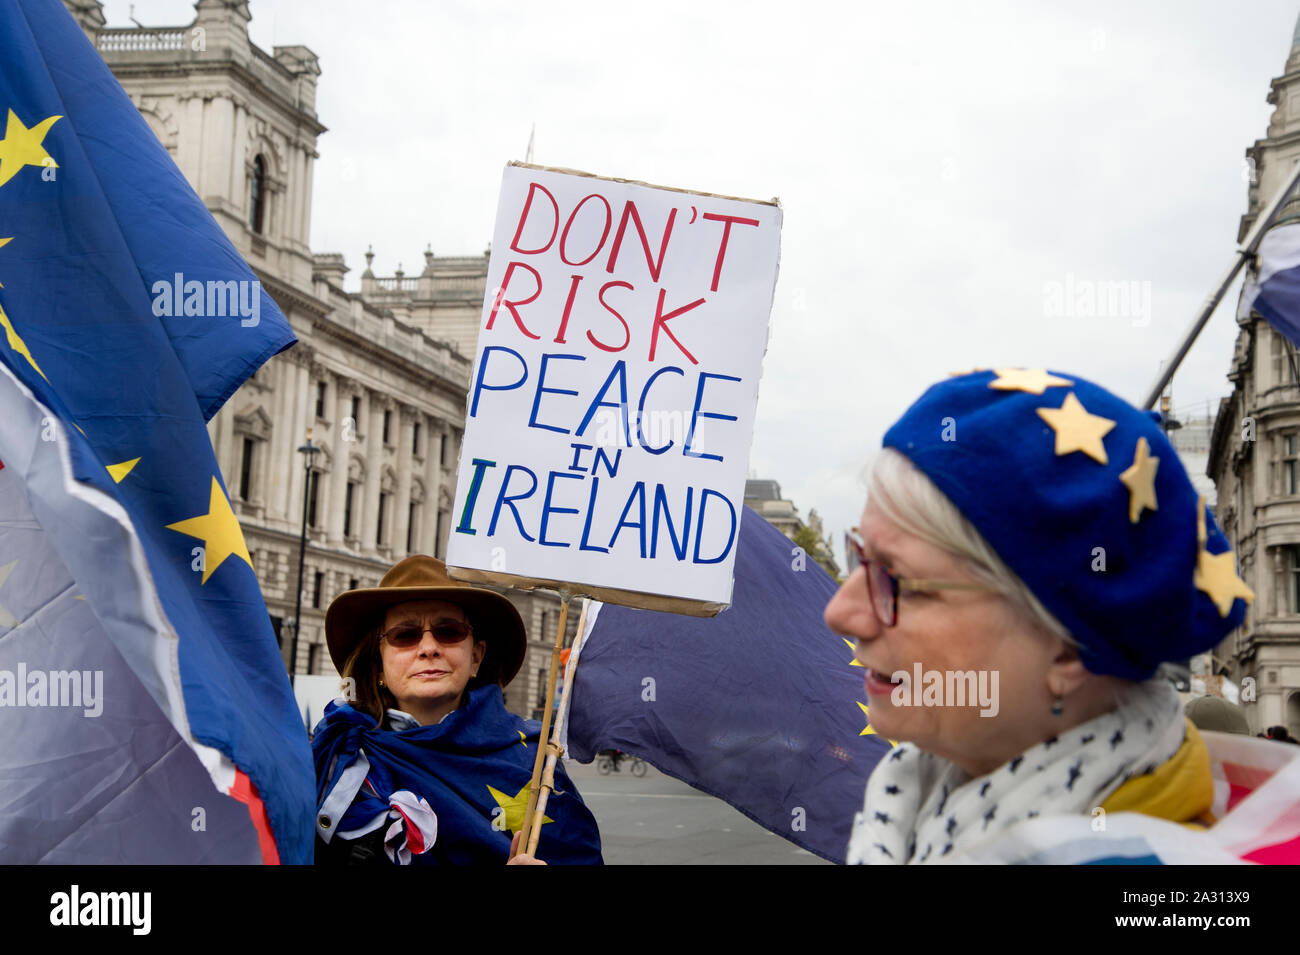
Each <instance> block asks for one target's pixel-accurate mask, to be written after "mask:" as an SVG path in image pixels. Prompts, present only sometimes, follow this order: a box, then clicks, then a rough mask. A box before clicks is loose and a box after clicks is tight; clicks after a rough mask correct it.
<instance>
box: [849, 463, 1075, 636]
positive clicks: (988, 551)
mask: <svg viewBox="0 0 1300 955" xmlns="http://www.w3.org/2000/svg"><path fill="white" fill-rule="evenodd" d="M867 496H868V497H870V498H871V499H872V500H873V501H875V502H876V505H877V506H878V507H879V508H880V510H881V512H882V513H883V514H884V515H885V516H886V517H887V518H889V519H890V520H891V521H893V522H894V523H895V524H897V525H898V526H899V527H901V528H902V529H903V530H905V531H907V532H908V533H909V534H912V535H913V536H915V537H919V538H921V539H922V540H924V541H927V542H929V543H931V544H933V545H935V546H936V547H939V548H942V549H943V550H946V551H947V552H948V553H950V554H953V555H955V556H956V557H958V558H960V559H961V560H963V561H964V562H965V563H966V564H967V566H968V567H969V568H970V571H971V573H972V575H973V576H975V577H977V578H979V579H980V580H981V581H982V582H984V583H986V584H988V585H989V586H991V587H993V588H994V589H995V590H996V591H997V592H998V593H1000V594H1002V595H1003V596H1005V597H1007V598H1008V599H1009V600H1010V601H1011V603H1012V604H1013V605H1014V606H1015V607H1016V608H1017V609H1018V610H1020V611H1021V612H1022V613H1023V614H1024V615H1025V616H1026V617H1027V618H1028V619H1029V620H1030V621H1031V622H1032V623H1033V624H1035V625H1036V628H1037V629H1039V630H1041V631H1043V632H1045V633H1046V634H1049V635H1051V636H1054V637H1058V638H1060V639H1061V640H1063V641H1065V642H1066V643H1068V644H1069V645H1070V646H1074V647H1077V646H1078V644H1077V642H1076V641H1075V640H1074V639H1073V637H1071V636H1070V631H1069V630H1067V629H1066V628H1065V625H1064V624H1062V623H1061V621H1059V620H1057V619H1056V616H1055V615H1054V614H1053V613H1052V612H1051V611H1050V610H1048V609H1047V608H1046V607H1044V606H1043V605H1042V603H1041V602H1040V601H1039V600H1038V598H1037V597H1035V596H1034V593H1033V591H1031V590H1030V589H1029V587H1028V586H1026V584H1025V582H1024V581H1023V580H1021V579H1020V577H1019V575H1017V574H1016V572H1015V571H1013V570H1012V569H1011V568H1010V567H1008V566H1007V565H1006V564H1005V563H1004V562H1003V561H1002V558H1001V557H999V556H998V555H997V553H996V552H995V551H994V550H993V548H992V547H990V546H989V543H988V541H986V540H985V539H984V536H983V535H982V534H981V533H980V532H979V531H978V530H977V529H976V528H975V525H974V524H972V523H971V522H970V521H969V520H967V519H966V517H965V516H964V515H963V514H962V513H961V511H959V510H957V508H956V506H955V505H954V504H953V503H952V501H950V500H948V498H947V496H946V495H945V494H944V493H943V492H942V491H940V490H939V489H938V488H937V487H935V486H934V484H933V482H931V480H930V479H929V478H928V477H926V476H925V474H924V473H922V472H921V471H920V470H918V469H917V468H916V467H915V465H913V464H912V462H911V461H909V460H908V459H907V457H906V456H904V455H903V454H902V453H900V452H898V451H896V450H894V449H893V448H884V449H883V450H882V451H881V452H880V454H879V456H878V457H877V458H876V460H875V462H874V463H873V464H872V467H871V474H870V477H869V479H868V486H867Z"/></svg>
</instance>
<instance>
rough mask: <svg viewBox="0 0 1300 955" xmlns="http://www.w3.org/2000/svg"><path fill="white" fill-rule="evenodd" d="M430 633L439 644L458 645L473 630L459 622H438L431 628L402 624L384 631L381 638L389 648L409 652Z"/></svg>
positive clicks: (416, 624) (415, 624)
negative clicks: (386, 642)
mask: <svg viewBox="0 0 1300 955" xmlns="http://www.w3.org/2000/svg"><path fill="white" fill-rule="evenodd" d="M426 632H427V633H432V634H433V639H435V640H437V641H438V642H439V643H459V642H460V641H461V640H464V639H465V638H466V637H468V636H470V635H471V634H472V633H473V632H474V628H473V627H471V626H470V625H469V624H467V623H461V622H460V621H459V620H439V621H438V622H437V623H435V624H434V625H433V626H432V627H424V626H421V625H420V624H418V623H402V624H398V625H397V626H396V627H393V629H391V630H385V631H384V632H383V634H381V636H382V637H383V638H384V639H385V640H387V641H388V644H389V646H391V647H393V648H394V649H396V650H409V649H410V648H411V647H414V646H417V645H418V644H419V643H420V642H421V641H422V640H424V635H425V633H426Z"/></svg>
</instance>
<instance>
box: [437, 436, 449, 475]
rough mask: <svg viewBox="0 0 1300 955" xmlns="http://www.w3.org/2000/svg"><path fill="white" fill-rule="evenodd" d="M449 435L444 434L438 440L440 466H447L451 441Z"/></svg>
mask: <svg viewBox="0 0 1300 955" xmlns="http://www.w3.org/2000/svg"><path fill="white" fill-rule="evenodd" d="M448 437H449V436H448V435H445V434H444V435H442V437H441V438H440V439H439V441H438V465H439V467H444V468H445V467H446V466H447V445H448V444H450V443H451V442H450V441H448V440H447V438H448Z"/></svg>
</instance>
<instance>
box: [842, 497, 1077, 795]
mask: <svg viewBox="0 0 1300 955" xmlns="http://www.w3.org/2000/svg"><path fill="white" fill-rule="evenodd" d="M858 530H859V533H860V534H861V536H862V539H863V543H864V550H865V551H866V555H867V557H869V558H873V559H875V560H877V561H879V562H881V563H883V564H884V565H885V568H886V569H887V570H889V572H890V573H892V574H893V575H894V576H896V577H912V578H928V579H930V580H941V581H966V582H972V583H977V582H978V581H976V579H975V578H974V577H972V575H971V574H970V572H969V571H968V570H967V569H966V567H965V565H964V563H963V561H962V560H961V559H960V558H958V557H957V556H955V555H954V554H952V553H950V552H948V551H945V550H943V549H941V548H939V547H936V546H935V545H933V544H930V543H928V542H927V541H924V540H922V539H920V538H918V537H915V536H913V535H912V534H909V533H907V532H906V531H904V530H903V529H902V528H900V527H899V526H898V525H897V524H895V523H894V522H893V521H891V520H889V519H888V518H887V517H886V516H885V515H884V514H883V513H882V512H881V510H880V508H879V507H878V506H877V505H876V504H875V503H874V502H873V501H871V500H868V501H867V506H866V509H865V510H864V511H863V513H862V523H861V525H860V527H859V529H858ZM825 617H826V624H827V626H829V627H830V628H831V629H832V630H834V631H835V632H836V633H840V634H843V635H844V636H847V637H852V638H855V639H856V641H857V647H856V656H857V660H858V662H859V663H861V664H862V666H863V667H864V668H866V670H865V672H864V681H863V683H864V689H865V691H866V694H867V701H866V702H867V706H868V709H869V719H870V722H871V726H872V728H874V729H875V730H876V732H877V733H879V734H880V735H881V736H884V737H886V738H888V739H892V740H896V741H904V740H906V741H910V742H914V743H916V744H917V745H918V746H919V747H920V748H921V749H923V750H926V751H927V752H931V753H934V754H935V755H938V756H941V757H943V758H945V759H948V760H951V761H952V762H955V763H957V764H958V765H959V766H961V767H962V768H964V769H966V770H967V772H969V773H970V774H971V775H973V776H974V775H982V774H983V773H984V772H988V771H989V770H991V769H993V768H996V767H997V766H1000V765H1001V764H1002V763H1004V762H1006V761H1007V760H1008V759H1010V758H1011V757H1013V756H1015V755H1016V754H1018V753H1020V752H1023V751H1024V750H1025V749H1027V748H1028V747H1029V746H1032V745H1034V744H1035V743H1037V742H1041V741H1042V740H1043V739H1045V738H1047V737H1048V736H1050V735H1052V731H1051V726H1050V722H1048V721H1049V720H1050V716H1049V713H1050V709H1051V705H1052V700H1053V697H1052V695H1051V693H1050V692H1049V690H1048V686H1047V672H1048V668H1049V666H1050V665H1051V663H1052V660H1053V658H1054V657H1055V656H1056V654H1057V652H1059V650H1058V649H1055V648H1054V647H1053V643H1054V642H1055V643H1056V644H1058V645H1059V643H1060V641H1053V640H1051V639H1049V638H1047V637H1045V636H1043V635H1041V634H1040V633H1037V632H1036V631H1035V630H1034V629H1033V627H1032V625H1031V624H1030V623H1029V621H1028V620H1026V618H1025V616H1024V614H1023V613H1021V612H1019V611H1017V610H1016V609H1015V608H1014V606H1013V605H1012V604H1011V602H1010V601H1008V600H1007V599H1006V598H1005V597H1003V596H1002V595H1000V594H997V593H993V592H988V591H973V590H947V589H936V590H932V591H928V592H920V593H907V592H903V593H900V595H899V597H898V613H897V622H896V624H895V625H894V626H893V627H886V626H885V625H884V624H883V623H882V622H881V621H880V619H879V617H878V616H877V615H876V612H875V610H874V609H873V606H872V602H871V599H870V597H869V596H868V591H867V580H866V571H865V569H864V568H863V567H857V568H856V569H854V570H853V571H852V573H850V574H849V577H848V579H847V580H845V582H844V585H843V586H842V587H840V589H839V591H838V592H837V593H836V594H835V596H834V597H832V598H831V601H830V603H829V604H827V605H826V612H825ZM917 664H919V665H920V667H921V674H922V682H921V686H914V685H913V684H915V682H916V670H915V667H916V665H917ZM899 671H904V673H903V674H902V680H901V681H900V684H901V689H899V684H893V683H891V682H890V680H891V678H892V677H893V676H894V675H895V674H896V673H898V672H899ZM959 672H960V673H962V674H963V676H961V677H958V676H957V674H958V673H959ZM971 672H973V673H974V682H973V683H972V681H971V679H970V678H969V677H968V676H965V675H964V674H966V673H971ZM932 674H935V675H937V676H934V675H932ZM936 679H938V680H942V684H938V685H940V686H941V692H939V693H938V694H937V703H938V705H926V703H934V701H935V695H934V694H933V693H931V695H930V696H929V697H927V696H926V694H925V688H926V686H927V685H929V686H931V687H934V686H936V682H935V681H936ZM959 686H960V687H961V689H962V690H963V691H964V694H965V698H964V700H963V699H961V698H959V697H958V696H957V694H956V692H955V691H956V690H957V688H958V687H959ZM972 688H973V689H974V692H970V691H971V689H972ZM981 690H982V691H983V697H984V699H983V700H981V699H980V696H981ZM896 697H897V698H898V699H899V700H901V701H902V702H906V703H909V704H910V705H899V703H898V702H896V699H895V698H896ZM972 697H973V699H972ZM958 702H964V703H965V704H966V705H962V706H958V705H956V704H957V703H958ZM981 712H986V713H989V715H987V716H981V715H980V714H981Z"/></svg>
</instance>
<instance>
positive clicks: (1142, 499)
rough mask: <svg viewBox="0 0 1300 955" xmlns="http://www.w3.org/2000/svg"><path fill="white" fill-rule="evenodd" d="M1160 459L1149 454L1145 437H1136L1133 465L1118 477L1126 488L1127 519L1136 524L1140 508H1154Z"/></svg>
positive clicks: (1148, 446)
mask: <svg viewBox="0 0 1300 955" xmlns="http://www.w3.org/2000/svg"><path fill="white" fill-rule="evenodd" d="M1159 466H1160V459H1159V458H1155V457H1152V456H1151V446H1150V445H1148V444H1147V439H1146V438H1138V443H1137V452H1136V453H1135V454H1134V455H1133V466H1132V467H1130V468H1129V469H1128V470H1127V471H1124V472H1123V473H1122V474H1120V476H1119V479H1120V480H1121V481H1123V482H1124V486H1125V487H1127V488H1128V491H1129V498H1128V519H1129V521H1130V522H1131V523H1134V524H1136V523H1137V522H1138V518H1139V517H1140V516H1141V515H1142V508H1144V507H1145V508H1148V509H1150V510H1153V511H1154V510H1157V508H1156V468H1157V467H1159Z"/></svg>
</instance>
